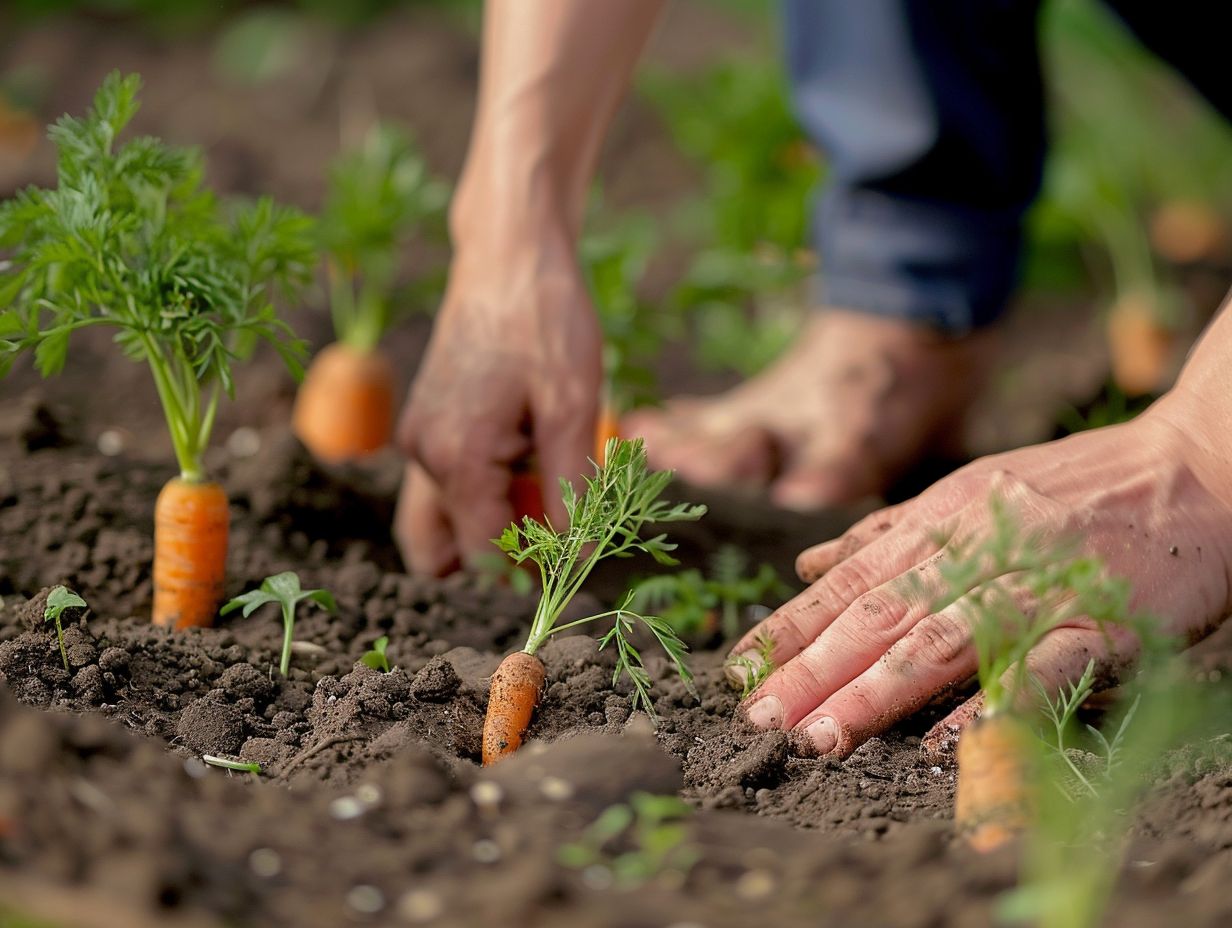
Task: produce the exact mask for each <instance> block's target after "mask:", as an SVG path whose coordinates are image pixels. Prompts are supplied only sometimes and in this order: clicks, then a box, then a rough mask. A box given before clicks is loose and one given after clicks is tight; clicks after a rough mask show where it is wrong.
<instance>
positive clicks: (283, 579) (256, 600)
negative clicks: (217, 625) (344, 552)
mask: <svg viewBox="0 0 1232 928" xmlns="http://www.w3.org/2000/svg"><path fill="white" fill-rule="evenodd" d="M305 599H306V600H308V601H309V602H314V603H316V604H317V605H318V606H320V607H322V608H323V609H328V610H329V611H330V612H332V611H333V610H335V609H336V608H338V606H337V603H335V602H334V596H333V594H332V593H330V592H329V591H328V590H304V589H300V585H299V576H298V575H297V574H296V573H295V572H294V571H290V570H285V571H283V572H282V573H280V574H274V575H273V576H272V577H266V578H265V579H264V580H262V581H261V586H260V587H258V588H257V589H255V590H249V591H248V592H247V593H241V594H240V595H239V596H237V597H235V599H233V600H231V602H229V603H227V604H226V605H225V606H223V607H222V612H221V614H222V615H226V614H227V613H229V612H234V611H235V610H236V609H239V608H240V607H243V610H244V612H243V615H244V617H245V618H247V617H248V616H250V615H252V614H253V612H254V611H256V610H257V609H260V608H261V607H262V606H264V605H266V604H267V603H278V605H280V606H281V607H282V659H281V661H279V663H278V672H279V673H281V674H282V675H283V676H284V677H285V676H286V675H287V671H288V670H290V669H291V638H292V636H293V635H294V633H295V607H296V606H297V605H299V603H300V602H301V601H302V600H305Z"/></svg>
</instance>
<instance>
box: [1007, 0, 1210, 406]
mask: <svg viewBox="0 0 1232 928" xmlns="http://www.w3.org/2000/svg"><path fill="white" fill-rule="evenodd" d="M1043 43H1044V53H1045V72H1046V74H1047V79H1048V82H1049V86H1050V92H1051V97H1052V100H1051V104H1052V107H1053V113H1052V116H1053V123H1054V131H1053V136H1054V138H1053V145H1052V153H1051V158H1050V161H1049V163H1048V168H1047V173H1046V178H1045V184H1044V192H1043V196H1042V198H1041V201H1040V203H1039V205H1038V207H1037V208H1036V210H1035V212H1034V215H1033V217H1032V249H1033V252H1034V254H1035V257H1036V260H1035V261H1034V262H1032V264H1031V265H1030V267H1031V271H1032V272H1031V273H1029V274H1028V277H1027V281H1028V284H1031V283H1040V282H1041V278H1042V277H1043V275H1041V273H1040V271H1041V269H1042V267H1043V266H1044V264H1045V263H1047V264H1050V265H1051V266H1052V268H1053V270H1054V271H1055V269H1056V268H1058V267H1066V266H1067V265H1068V266H1070V267H1072V262H1067V261H1066V260H1065V259H1064V258H1063V257H1062V255H1063V253H1064V252H1066V251H1068V252H1069V254H1070V255H1073V254H1075V253H1077V254H1080V255H1081V256H1082V259H1083V261H1084V264H1085V270H1086V273H1087V274H1088V275H1089V277H1090V279H1091V280H1092V281H1094V283H1095V285H1096V288H1097V290H1098V292H1099V294H1100V300H1101V302H1102V303H1104V304H1105V305H1106V306H1107V307H1108V335H1109V342H1110V349H1111V352H1112V361H1113V376H1114V380H1115V382H1116V384H1117V385H1118V386H1119V388H1120V389H1121V390H1122V391H1124V392H1125V393H1126V394H1128V395H1130V396H1136V395H1142V394H1147V393H1156V392H1159V391H1161V390H1162V389H1164V388H1166V386H1167V383H1168V380H1169V379H1170V377H1171V375H1172V374H1173V373H1174V368H1175V367H1176V366H1177V365H1178V364H1179V360H1180V358H1179V354H1180V352H1181V349H1182V348H1183V346H1184V336H1185V335H1186V334H1192V333H1193V332H1194V331H1195V330H1196V328H1197V326H1198V325H1200V324H1201V323H1202V322H1203V321H1205V317H1206V316H1208V315H1209V313H1210V312H1211V311H1213V309H1214V307H1213V306H1211V307H1205V306H1203V307H1195V306H1194V305H1192V303H1191V302H1190V300H1189V298H1188V296H1187V294H1186V293H1185V291H1184V290H1183V288H1182V286H1181V284H1180V281H1179V280H1178V277H1177V274H1176V273H1175V270H1176V266H1177V265H1188V264H1196V263H1202V262H1226V261H1227V260H1228V248H1229V245H1230V239H1229V234H1228V228H1227V224H1226V222H1225V221H1224V219H1223V218H1222V217H1223V216H1225V215H1227V212H1228V208H1229V206H1232V133H1230V132H1229V131H1228V129H1227V127H1226V126H1225V125H1224V123H1223V122H1222V121H1221V120H1220V119H1219V117H1218V116H1217V115H1216V114H1214V113H1213V112H1212V111H1211V110H1210V109H1209V108H1208V107H1206V106H1205V105H1204V104H1203V103H1202V102H1201V101H1200V100H1198V99H1197V98H1196V96H1195V95H1194V94H1193V93H1192V92H1191V91H1190V90H1189V89H1188V88H1187V87H1186V86H1185V85H1184V84H1183V83H1182V81H1181V79H1180V78H1178V77H1177V76H1176V75H1175V74H1173V73H1172V72H1171V71H1170V70H1169V69H1168V68H1167V67H1166V66H1164V65H1162V64H1161V63H1160V62H1158V61H1157V60H1156V59H1155V58H1154V57H1153V56H1152V55H1151V54H1150V53H1149V52H1147V51H1146V50H1145V49H1143V48H1142V47H1141V45H1139V44H1138V43H1137V41H1136V40H1135V39H1134V38H1133V37H1132V36H1130V35H1129V34H1128V32H1127V31H1126V30H1125V29H1124V28H1123V27H1122V26H1120V25H1119V24H1118V23H1116V22H1115V21H1114V20H1113V19H1112V18H1111V15H1110V14H1109V13H1108V12H1107V11H1105V10H1101V9H1097V8H1096V5H1095V4H1093V3H1091V2H1089V0H1056V2H1054V3H1052V4H1051V5H1050V6H1049V7H1048V8H1047V9H1046V12H1045V17H1044V25H1043ZM1044 279H1046V278H1044ZM1058 280H1059V278H1058V277H1057V276H1056V275H1055V273H1054V274H1053V276H1052V277H1051V282H1052V283H1056V282H1057V281H1058ZM1074 282H1075V283H1078V284H1081V283H1082V281H1081V279H1079V280H1078V281H1074Z"/></svg>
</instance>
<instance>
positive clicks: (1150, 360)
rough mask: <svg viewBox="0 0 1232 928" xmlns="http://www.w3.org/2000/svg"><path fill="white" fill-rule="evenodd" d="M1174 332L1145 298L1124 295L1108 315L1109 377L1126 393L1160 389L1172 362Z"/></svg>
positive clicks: (1174, 343) (1140, 392) (1138, 393)
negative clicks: (1110, 362) (1110, 368)
mask: <svg viewBox="0 0 1232 928" xmlns="http://www.w3.org/2000/svg"><path fill="white" fill-rule="evenodd" d="M1176 342H1177V337H1176V333H1175V332H1174V331H1172V330H1171V329H1169V328H1168V327H1166V326H1165V325H1163V324H1162V323H1160V321H1159V320H1158V318H1157V314H1156V313H1155V312H1153V311H1152V307H1151V305H1150V303H1149V302H1148V301H1147V299H1145V298H1143V297H1138V296H1127V297H1125V298H1123V299H1121V300H1120V301H1118V303H1117V304H1116V305H1115V306H1114V307H1113V308H1112V311H1111V313H1109V315H1108V347H1109V350H1110V351H1111V353H1112V377H1113V380H1115V381H1116V384H1117V386H1118V387H1120V388H1121V389H1122V390H1123V391H1124V392H1125V393H1126V394H1127V395H1128V396H1141V395H1142V394H1144V393H1154V392H1156V391H1158V390H1162V389H1163V388H1164V386H1165V383H1164V381H1165V379H1166V378H1167V375H1168V369H1169V364H1170V363H1171V362H1172V360H1173V357H1174V354H1175V349H1176Z"/></svg>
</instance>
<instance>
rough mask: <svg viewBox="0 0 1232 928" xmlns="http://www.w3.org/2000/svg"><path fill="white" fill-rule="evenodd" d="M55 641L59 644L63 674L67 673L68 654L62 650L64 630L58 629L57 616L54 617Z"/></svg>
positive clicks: (58, 619) (58, 620)
mask: <svg viewBox="0 0 1232 928" xmlns="http://www.w3.org/2000/svg"><path fill="white" fill-rule="evenodd" d="M56 641H57V642H59V644H60V660H62V661H64V672H65V673H69V672H70V671H69V669H68V652H67V651H65V650H64V629H63V628H61V627H60V617H59V616H56Z"/></svg>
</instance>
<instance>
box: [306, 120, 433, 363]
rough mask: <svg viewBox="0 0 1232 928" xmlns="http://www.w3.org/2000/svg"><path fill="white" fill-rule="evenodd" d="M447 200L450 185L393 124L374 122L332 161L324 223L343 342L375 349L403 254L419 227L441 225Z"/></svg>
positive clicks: (336, 316)
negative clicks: (432, 170)
mask: <svg viewBox="0 0 1232 928" xmlns="http://www.w3.org/2000/svg"><path fill="white" fill-rule="evenodd" d="M448 202H449V187H448V185H447V184H445V183H444V182H443V181H441V180H439V179H437V178H435V177H433V176H432V173H431V172H430V170H429V169H428V165H427V162H426V161H425V160H424V158H423V156H422V155H421V154H420V152H419V151H418V149H417V148H416V146H415V143H414V141H413V140H412V139H411V137H410V136H408V135H407V134H406V133H405V132H402V131H399V130H398V129H397V128H395V127H394V126H391V125H375V126H373V127H372V128H371V129H370V130H369V131H368V133H367V134H366V135H365V136H364V138H363V140H362V142H361V143H360V144H359V145H358V146H356V147H355V148H353V149H350V150H348V151H345V152H343V153H342V155H340V156H339V157H338V159H337V160H336V161H335V162H334V163H333V165H332V166H331V167H330V171H329V186H328V188H327V191H326V196H325V205H324V208H323V209H322V213H321V223H320V230H321V243H322V246H323V247H324V249H325V254H326V260H327V265H328V270H329V295H330V309H331V311H332V312H333V316H334V336H335V337H336V338H337V340H338V341H339V342H342V343H343V344H346V345H349V346H350V347H351V348H354V349H355V350H356V351H358V352H371V351H373V350H375V348H376V346H377V344H378V342H379V341H380V339H381V336H382V335H384V333H385V329H386V328H387V327H388V325H389V321H390V309H391V305H392V297H393V289H394V280H395V276H396V274H397V270H398V263H399V260H400V259H401V258H402V256H403V254H404V253H405V251H406V247H407V245H408V243H409V240H410V238H411V236H412V235H413V234H414V233H415V232H416V230H418V229H420V228H423V227H425V226H428V227H431V228H434V229H440V230H441V231H442V232H443V227H444V212H445V206H446V204H447V203H448Z"/></svg>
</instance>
